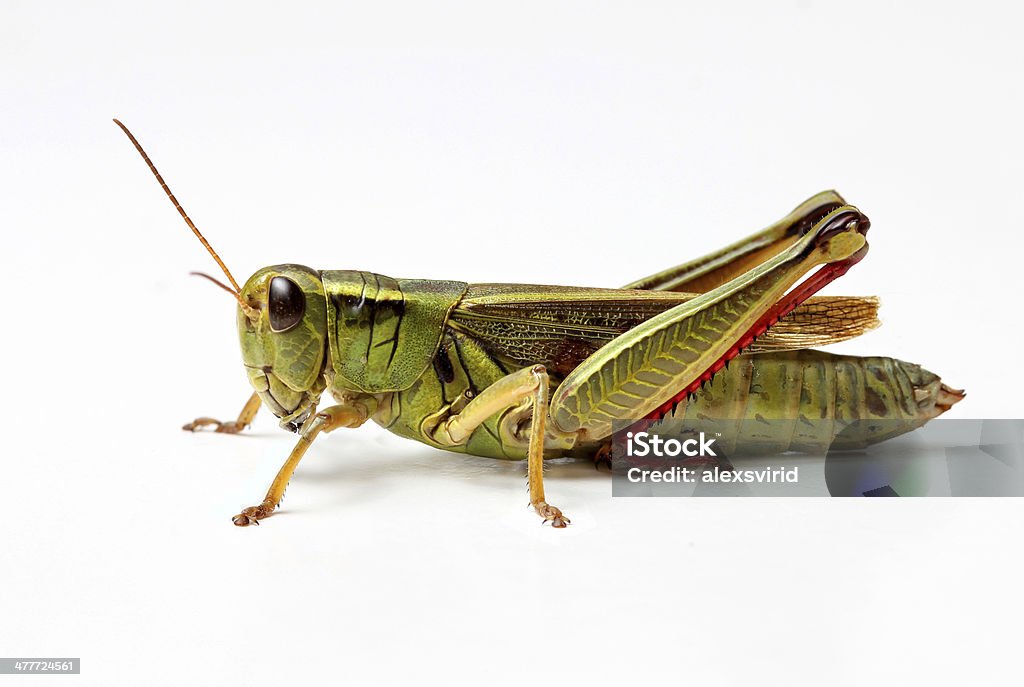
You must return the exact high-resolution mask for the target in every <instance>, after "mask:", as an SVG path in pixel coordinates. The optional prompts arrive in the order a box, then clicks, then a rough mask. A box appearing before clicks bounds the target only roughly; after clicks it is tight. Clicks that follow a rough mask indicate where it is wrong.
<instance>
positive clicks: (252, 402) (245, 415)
mask: <svg viewBox="0 0 1024 687" xmlns="http://www.w3.org/2000/svg"><path fill="white" fill-rule="evenodd" d="M260 403H261V401H260V396H259V394H257V393H253V395H252V396H250V397H249V400H248V401H246V402H245V406H244V407H243V408H242V412H240V413H239V414H238V419H237V420H234V421H232V422H221V421H220V420H215V419H213V418H212V417H197V418H196V419H195V420H193V421H192V422H189V423H188V424H186V425H184V426H182V429H183V430H185V431H186V432H195V431H196V430H198V429H201V428H203V427H208V426H210V425H213V426H214V428H213V431H215V432H218V433H220V434H238V433H239V432H241V431H242V430H243V429H245V428H246V427H248V426H249V425H251V424H252V421H253V418H255V417H256V413H257V412H258V411H259V409H260Z"/></svg>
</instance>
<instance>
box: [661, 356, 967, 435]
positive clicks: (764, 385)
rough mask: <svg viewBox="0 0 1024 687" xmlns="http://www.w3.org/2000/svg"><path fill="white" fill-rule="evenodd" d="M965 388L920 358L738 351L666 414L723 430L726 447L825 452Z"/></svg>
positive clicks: (901, 421)
mask: <svg viewBox="0 0 1024 687" xmlns="http://www.w3.org/2000/svg"><path fill="white" fill-rule="evenodd" d="M962 396H963V394H962V392H958V391H955V390H953V389H950V388H949V387H947V386H946V385H944V384H942V380H941V379H939V377H938V376H937V375H935V374H933V373H932V372H929V371H928V370H925V369H924V368H922V367H921V366H919V365H915V364H913V363H907V362H904V361H902V360H896V359H894V358H882V357H874V356H872V357H857V356H847V355H833V354H830V353H824V352H822V351H814V350H800V351H790V352H783V353H769V354H759V355H741V356H739V357H737V358H736V359H734V360H733V361H732V362H731V363H730V364H729V368H728V369H726V370H722V371H721V372H719V373H718V374H717V375H715V377H714V379H713V380H712V381H711V383H709V384H708V385H706V386H705V388H703V389H701V390H699V391H698V392H697V393H696V394H695V395H694V396H691V397H690V399H689V400H687V401H684V402H682V403H680V404H679V405H678V406H677V407H676V408H675V410H674V411H673V412H671V413H669V415H667V416H666V417H665V418H664V420H687V421H692V422H693V424H694V427H695V428H697V427H699V429H701V430H703V431H705V432H707V431H715V432H716V433H720V434H721V436H720V438H719V439H718V442H719V445H721V446H722V447H723V449H724V450H725V451H726V453H732V454H735V453H747V452H770V453H777V452H783V451H787V450H789V451H803V452H821V451H824V450H827V449H828V448H829V447H830V446H831V447H832V448H833V449H853V448H862V447H864V446H867V445H869V444H873V443H876V442H879V441H883V440H885V439H888V438H891V437H893V436H897V435H899V434H903V433H905V432H909V431H911V430H913V429H916V428H917V427H920V426H921V425H923V424H924V423H925V422H927V421H928V420H929V419H931V418H933V417H936V416H937V415H940V414H942V413H943V412H945V411H946V410H948V409H949V407H950V406H951V405H953V403H956V402H957V401H959V400H960V398H962ZM651 431H657V429H652V430H651Z"/></svg>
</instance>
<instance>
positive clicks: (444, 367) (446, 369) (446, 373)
mask: <svg viewBox="0 0 1024 687" xmlns="http://www.w3.org/2000/svg"><path fill="white" fill-rule="evenodd" d="M434 372H436V373H437V378H438V379H439V380H440V381H441V384H442V385H444V384H451V383H452V382H453V381H455V368H453V367H452V359H451V358H450V357H449V355H448V344H447V343H445V341H444V340H442V341H441V346H440V348H438V349H437V355H435V356H434Z"/></svg>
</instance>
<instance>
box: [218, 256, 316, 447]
mask: <svg viewBox="0 0 1024 687" xmlns="http://www.w3.org/2000/svg"><path fill="white" fill-rule="evenodd" d="M240 301H241V302H242V303H245V304H247V305H248V308H246V307H245V306H239V308H238V336H239V339H240V341H241V344H242V360H243V361H244V363H245V369H246V372H247V373H248V375H249V382H250V383H251V384H252V386H253V388H254V389H255V390H256V391H257V392H258V393H259V395H260V398H261V399H263V403H265V404H266V406H267V407H268V408H270V410H271V411H272V412H273V413H274V415H276V416H277V417H279V418H281V426H282V427H286V428H288V429H292V430H296V429H297V428H298V426H299V425H301V424H302V422H303V421H304V420H305V419H306V418H307V417H308V416H309V414H310V412H312V411H313V410H315V409H316V405H317V402H318V401H319V400H320V394H321V393H322V392H323V390H324V386H325V383H324V376H323V367H324V355H325V353H324V352H325V341H326V339H327V305H326V302H325V300H324V286H323V282H321V280H320V274H319V273H318V272H316V271H315V270H312V269H310V268H308V267H303V266H302V265H274V266H273V267H264V268H263V269H261V270H259V271H258V272H256V274H254V275H252V276H251V277H249V281H247V282H246V283H245V286H243V287H242V290H241V294H240Z"/></svg>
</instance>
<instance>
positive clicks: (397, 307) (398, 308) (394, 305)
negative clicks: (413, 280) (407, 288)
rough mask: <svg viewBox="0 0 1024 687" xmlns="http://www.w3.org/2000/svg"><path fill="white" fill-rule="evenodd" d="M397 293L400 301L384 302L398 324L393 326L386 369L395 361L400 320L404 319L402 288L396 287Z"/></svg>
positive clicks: (400, 326) (400, 328) (403, 293)
mask: <svg viewBox="0 0 1024 687" xmlns="http://www.w3.org/2000/svg"><path fill="white" fill-rule="evenodd" d="M398 293H399V295H400V296H401V297H402V300H400V301H392V300H389V301H385V302H386V303H387V307H388V308H389V309H390V310H391V313H392V314H393V315H394V316H395V317H397V318H398V322H397V323H396V324H395V335H394V337H393V338H394V341H393V342H392V344H391V355H389V356H388V367H391V361H393V360H394V359H395V353H397V352H398V335H399V333H400V332H401V331H402V318H403V317H405V292H404V291H402V287H401V286H399V287H398Z"/></svg>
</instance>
